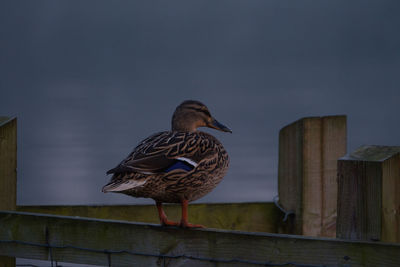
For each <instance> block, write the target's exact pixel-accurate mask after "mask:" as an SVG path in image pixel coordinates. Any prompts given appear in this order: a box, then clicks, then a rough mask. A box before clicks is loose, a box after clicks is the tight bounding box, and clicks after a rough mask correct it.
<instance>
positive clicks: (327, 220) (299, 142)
mask: <svg viewBox="0 0 400 267" xmlns="http://www.w3.org/2000/svg"><path fill="white" fill-rule="evenodd" d="M346 136H347V129H346V116H342V115H339V116H326V117H309V118H303V119H300V120H298V121H296V122H294V123H292V124H290V125H288V126H286V127H284V128H282V129H281V131H280V133H279V168H278V192H279V201H280V203H281V205H282V206H283V207H284V208H285V209H286V210H293V211H295V214H296V215H295V217H294V218H292V221H291V222H289V226H288V227H287V228H288V229H287V231H288V232H290V233H295V234H303V235H309V236H326V237H334V236H335V235H336V211H337V208H336V206H337V204H336V203H337V182H336V179H337V178H336V177H337V176H336V168H337V163H336V162H337V159H338V158H339V157H342V156H344V155H345V154H346V143H347V141H346Z"/></svg>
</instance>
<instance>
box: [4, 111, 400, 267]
mask: <svg viewBox="0 0 400 267" xmlns="http://www.w3.org/2000/svg"><path fill="white" fill-rule="evenodd" d="M314 142H316V143H317V144H315V143H314ZM345 142H346V117H345V116H329V117H322V118H319V117H318V118H304V119H301V120H299V121H297V122H295V123H293V124H291V125H288V126H287V127H285V128H283V129H282V130H281V132H280V155H279V194H280V200H279V202H278V201H277V203H276V204H277V205H275V203H225V204H194V205H191V206H190V213H189V214H190V220H191V221H192V222H195V223H202V224H205V225H207V226H208V227H211V228H209V229H180V228H174V227H161V226H159V225H158V218H157V213H156V209H155V207H154V206H153V205H112V206H16V194H15V192H16V190H15V189H16V120H15V119H5V118H1V117H0V209H1V211H0V255H3V256H2V257H0V266H15V261H14V258H13V257H20V258H30V259H39V260H49V261H52V262H53V261H59V262H73V263H82V264H96V265H105V266H257V265H263V266H400V243H399V242H400V239H399V238H398V233H399V227H400V223H399V222H400V219H399V218H400V211H399V210H398V209H399V207H400V198H399V197H398V195H399V194H398V192H399V191H398V190H400V188H399V186H400V184H399V181H400V176H399V175H400V171H399V170H400V159H399V158H400V157H399V153H398V152H400V149H399V148H398V147H391V148H389V149H388V148H387V147H375V148H374V149H372V150H371V149H370V147H364V148H361V149H359V150H357V151H356V152H354V153H352V154H349V155H347V156H346V157H342V156H344V155H345V154H346V151H345V147H346V145H345V144H346V143H345ZM397 149H399V150H397ZM360 151H361V152H360ZM363 151H364V152H363ZM385 151H386V152H385ZM388 151H390V152H388ZM378 154H379V155H381V156H380V158H379V157H378V156H376V157H374V155H378ZM382 154H384V156H382ZM340 157H342V158H340ZM338 158H340V159H339V163H338V165H337V162H338ZM367 158H368V159H369V160H371V161H377V162H378V163H377V164H378V165H379V166H382V167H381V168H380V167H379V166H378V165H374V166H375V167H376V168H375V169H374V170H375V171H374V172H371V171H370V169H369V167H359V168H358V169H357V168H352V167H351V166H350V165H351V164H356V163H354V162H357V161H359V162H365V161H366V159H367ZM349 159H351V160H349ZM346 164H347V165H346ZM349 164H350V165H349ZM360 164H361V163H360ZM363 164H364V163H363ZM371 164H372V163H371ZM356 165H357V164H356ZM367 165H368V164H364V165H362V166H367ZM337 166H339V169H337ZM357 166H359V164H358V165H357ZM368 166H369V165H368ZM349 170H351V171H349ZM336 173H338V175H336ZM365 174H367V175H365ZM363 175H364V176H363ZM337 177H338V178H339V187H338V186H337V184H336V179H337ZM363 177H367V178H363ZM351 181H353V182H351ZM371 181H375V182H371ZM355 185H358V186H357V187H356V188H359V191H356V192H358V193H355V194H353V195H351V194H349V192H351V190H352V188H354V186H355ZM377 185H383V186H381V187H379V186H377ZM331 187H333V188H331ZM363 190H366V192H374V193H373V194H372V196H371V198H369V197H368V196H369V195H368V194H365V193H362V192H363ZM349 195H351V196H352V197H349ZM365 198H368V199H369V200H368V201H365V203H364V202H363V201H364V200H365ZM338 199H339V200H340V201H339V202H338V205H333V204H332V202H335V203H336V201H337V200H338ZM310 202H312V203H310ZM376 202H377V203H378V204H377V203H376ZM382 203H386V204H384V205H382ZM278 206H279V207H278ZM337 209H338V210H337ZM370 209H373V212H372V211H371V212H370V213H368V212H367V213H368V214H369V215H368V216H367V215H363V214H366V213H365V211H368V210H370ZM360 210H361V211H362V212H360ZM166 211H167V212H168V215H169V216H170V217H171V218H175V219H178V218H179V216H180V209H179V207H178V206H176V205H166ZM282 211H284V212H282ZM363 212H364V213H363ZM376 214H378V216H377V217H374V216H373V215H376ZM285 215H286V216H285ZM359 215H362V216H361V217H358V216H359ZM379 215H380V216H379ZM336 216H338V218H337V219H336ZM284 217H286V218H285V219H286V221H285V222H283V219H284ZM366 218H367V219H366ZM138 222H140V223H138ZM154 223H156V224H154ZM336 223H337V225H336ZM354 225H360V226H357V227H353V226H354ZM294 234H296V235H294ZM336 236H338V237H340V238H336ZM382 240H383V241H389V242H391V243H389V242H382Z"/></svg>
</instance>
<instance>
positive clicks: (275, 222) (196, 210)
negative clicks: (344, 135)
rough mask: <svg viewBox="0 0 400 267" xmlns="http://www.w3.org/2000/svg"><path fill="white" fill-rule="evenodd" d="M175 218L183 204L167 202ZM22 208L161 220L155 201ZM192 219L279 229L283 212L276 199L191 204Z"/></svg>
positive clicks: (223, 225)
mask: <svg viewBox="0 0 400 267" xmlns="http://www.w3.org/2000/svg"><path fill="white" fill-rule="evenodd" d="M164 208H165V211H166V213H167V214H168V217H169V218H170V219H171V220H177V221H178V220H180V216H181V207H180V205H165V207H164ZM17 210H18V211H26V212H37V213H46V214H56V215H65V216H80V217H91V218H99V219H112V220H126V221H135V222H145V223H159V219H158V216H157V211H156V208H155V205H110V206H18V207H17ZM189 220H190V221H192V222H196V223H200V224H203V225H206V226H207V227H210V228H217V229H226V230H240V231H251V232H268V233H277V232H278V227H279V225H280V223H281V221H282V213H281V212H280V211H279V209H278V208H277V207H276V206H275V205H274V204H273V203H266V202H264V203H209V204H191V205H190V206H189Z"/></svg>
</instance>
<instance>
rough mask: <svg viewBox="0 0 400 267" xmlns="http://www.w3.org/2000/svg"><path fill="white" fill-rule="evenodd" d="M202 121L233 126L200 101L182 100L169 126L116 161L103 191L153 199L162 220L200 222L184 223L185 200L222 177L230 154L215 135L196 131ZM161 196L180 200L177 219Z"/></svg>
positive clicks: (203, 192) (164, 222)
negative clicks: (172, 217) (167, 212)
mask: <svg viewBox="0 0 400 267" xmlns="http://www.w3.org/2000/svg"><path fill="white" fill-rule="evenodd" d="M202 126H205V127H210V128H214V129H217V130H220V131H223V132H232V131H231V130H230V129H229V128H228V127H226V126H224V125H222V124H221V123H219V122H218V121H217V120H215V119H214V118H213V117H212V116H211V114H210V112H209V111H208V108H207V107H206V106H205V105H204V104H202V103H200V102H199V101H193V100H187V101H184V102H183V103H182V104H180V105H179V106H178V107H177V108H176V110H175V112H174V115H173V116H172V130H171V131H165V132H160V133H156V134H154V135H152V136H150V137H148V138H147V139H145V140H143V141H142V142H141V143H140V144H139V145H138V146H137V147H136V148H135V149H134V150H133V152H132V153H130V154H129V156H128V157H127V158H126V159H124V160H123V161H122V162H121V163H120V164H119V165H118V166H117V167H115V168H114V169H111V170H109V171H108V172H107V174H110V173H112V174H113V177H112V178H111V181H110V182H109V183H108V184H107V185H105V186H104V187H103V192H104V193H106V192H116V193H123V194H126V195H130V196H134V197H146V198H152V199H154V200H155V201H156V205H157V209H158V215H159V217H160V222H161V224H162V225H175V226H177V225H180V226H181V227H203V226H201V225H196V224H190V223H188V213H187V207H188V203H189V202H190V201H193V200H196V199H199V198H201V197H202V196H204V195H206V194H207V193H209V192H210V191H211V190H213V189H214V188H215V187H216V186H217V184H218V183H219V182H221V180H222V178H223V177H224V175H225V174H226V172H227V170H228V165H229V157H228V154H227V152H226V151H225V149H224V147H223V146H222V144H221V143H220V142H219V141H218V140H217V139H216V138H215V137H214V136H212V135H210V134H207V133H205V132H200V131H197V128H198V127H202ZM163 202H165V203H181V205H182V219H181V221H180V223H177V222H172V221H169V220H168V219H167V216H166V215H165V213H164V211H163V209H162V203H163Z"/></svg>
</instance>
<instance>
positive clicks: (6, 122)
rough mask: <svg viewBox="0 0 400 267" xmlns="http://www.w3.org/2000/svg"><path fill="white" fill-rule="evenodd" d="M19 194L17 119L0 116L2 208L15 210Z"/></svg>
mask: <svg viewBox="0 0 400 267" xmlns="http://www.w3.org/2000/svg"><path fill="white" fill-rule="evenodd" d="M16 196H17V120H16V119H15V118H14V119H9V118H6V117H0V210H15V208H16V203H17V201H16Z"/></svg>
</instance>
